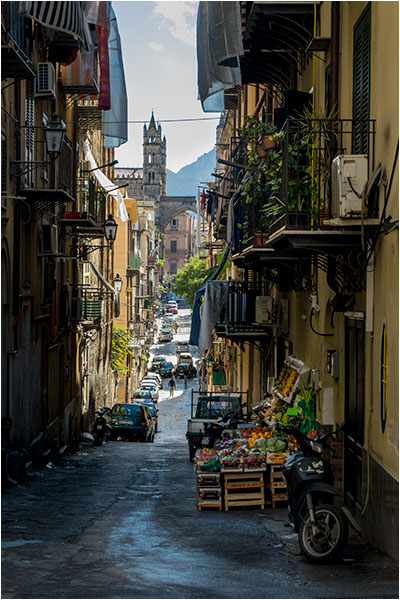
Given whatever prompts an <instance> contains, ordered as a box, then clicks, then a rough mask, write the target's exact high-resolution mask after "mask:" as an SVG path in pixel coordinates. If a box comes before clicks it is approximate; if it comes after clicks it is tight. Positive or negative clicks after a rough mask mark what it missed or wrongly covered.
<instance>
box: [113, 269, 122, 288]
mask: <svg viewBox="0 0 400 600" xmlns="http://www.w3.org/2000/svg"><path fill="white" fill-rule="evenodd" d="M113 286H114V290H115V291H116V292H118V293H120V292H121V290H122V277H121V275H120V274H119V273H117V274H116V276H115V277H114V279H113Z"/></svg>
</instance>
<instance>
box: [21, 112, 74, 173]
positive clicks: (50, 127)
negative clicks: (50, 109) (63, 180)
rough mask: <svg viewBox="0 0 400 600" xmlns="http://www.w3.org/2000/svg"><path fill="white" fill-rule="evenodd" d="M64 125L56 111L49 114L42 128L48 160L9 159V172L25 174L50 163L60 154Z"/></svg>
mask: <svg viewBox="0 0 400 600" xmlns="http://www.w3.org/2000/svg"><path fill="white" fill-rule="evenodd" d="M65 131H66V126H65V123H64V121H62V120H60V119H59V117H58V114H57V113H53V114H52V115H51V121H49V122H48V123H47V125H46V127H44V128H43V132H44V141H45V144H46V151H47V154H48V155H49V156H50V161H47V160H40V161H39V160H10V173H11V175H13V176H15V177H20V176H21V175H26V173H29V172H30V171H33V170H34V169H37V168H38V167H40V166H43V165H48V164H49V162H50V163H52V162H54V161H55V160H56V158H58V156H59V155H60V152H61V149H62V144H63V141H64V137H65Z"/></svg>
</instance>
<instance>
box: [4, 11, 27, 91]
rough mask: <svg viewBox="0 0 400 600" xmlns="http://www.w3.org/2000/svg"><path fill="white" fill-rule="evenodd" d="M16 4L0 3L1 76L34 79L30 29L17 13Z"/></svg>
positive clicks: (23, 18)
mask: <svg viewBox="0 0 400 600" xmlns="http://www.w3.org/2000/svg"><path fill="white" fill-rule="evenodd" d="M18 4H19V3H18V2H2V3H1V76H2V79H5V78H7V77H14V78H22V79H30V78H33V77H35V70H34V67H33V63H32V27H31V23H30V21H29V20H28V19H25V17H22V16H21V15H20V14H19V13H18Z"/></svg>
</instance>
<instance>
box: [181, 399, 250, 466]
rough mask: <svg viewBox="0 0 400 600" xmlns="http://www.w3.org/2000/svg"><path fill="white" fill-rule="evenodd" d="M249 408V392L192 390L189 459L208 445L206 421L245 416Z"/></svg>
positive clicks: (187, 434) (218, 421)
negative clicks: (205, 429) (205, 428)
mask: <svg viewBox="0 0 400 600" xmlns="http://www.w3.org/2000/svg"><path fill="white" fill-rule="evenodd" d="M246 410H247V392H229V391H228V392H226V391H223V392H200V391H197V390H192V402H191V418H190V419H189V420H188V422H187V432H186V438H187V441H188V445H189V459H190V460H193V458H194V455H195V453H196V450H197V449H198V448H202V447H204V446H205V445H207V442H206V440H205V439H204V438H205V432H204V423H220V422H221V420H222V419H230V418H232V417H237V418H238V419H239V420H241V419H242V418H243V413H244V412H246Z"/></svg>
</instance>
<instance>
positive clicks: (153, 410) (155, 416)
mask: <svg viewBox="0 0 400 600" xmlns="http://www.w3.org/2000/svg"><path fill="white" fill-rule="evenodd" d="M142 403H143V404H145V405H146V406H148V407H149V410H150V412H151V416H152V417H153V421H154V433H157V432H158V409H157V408H156V407H155V405H154V402H153V401H152V400H150V399H148V398H143V399H142Z"/></svg>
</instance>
